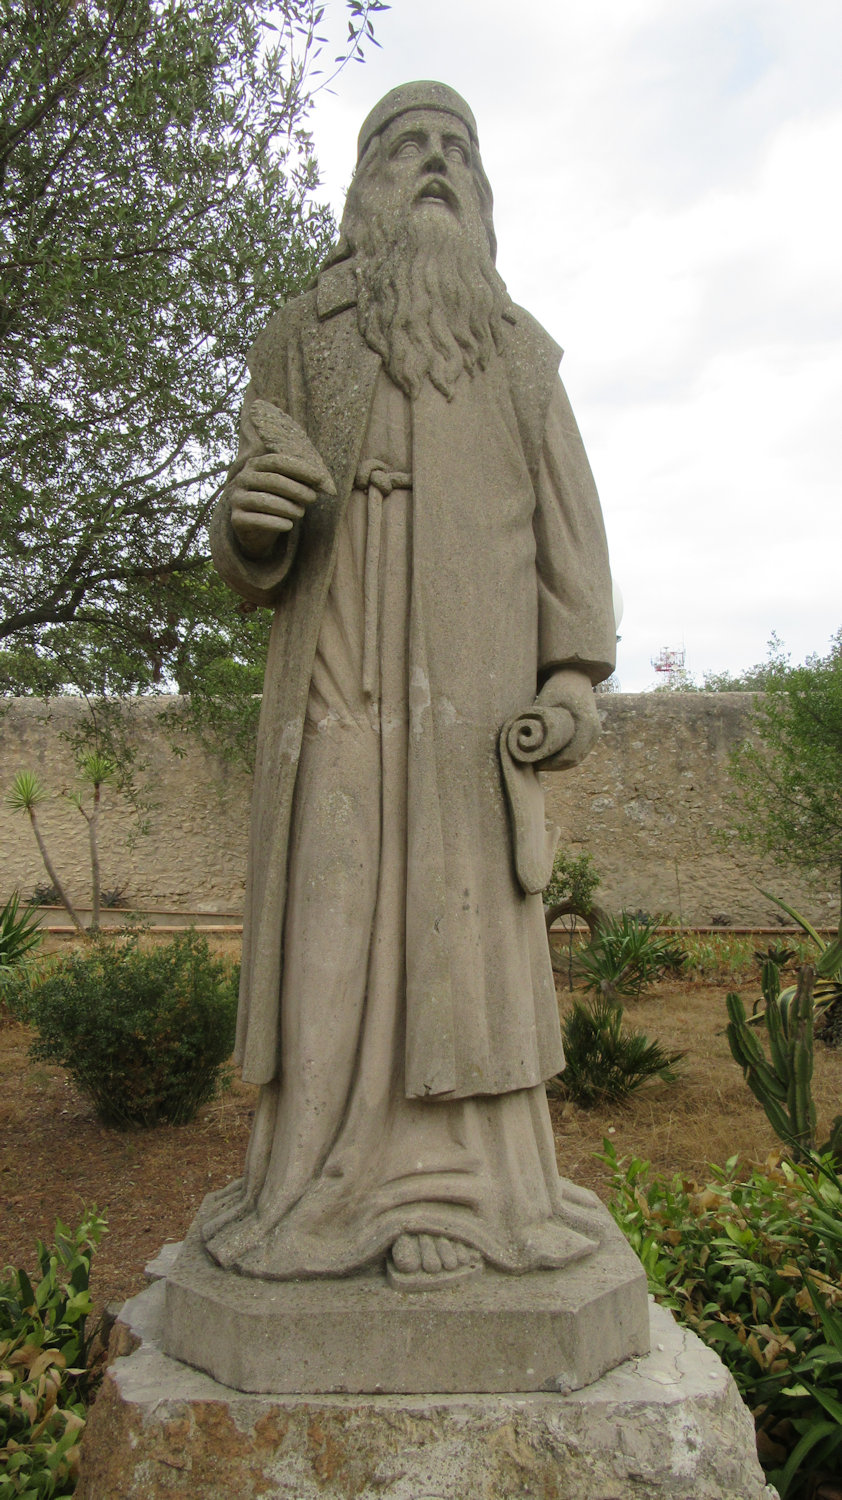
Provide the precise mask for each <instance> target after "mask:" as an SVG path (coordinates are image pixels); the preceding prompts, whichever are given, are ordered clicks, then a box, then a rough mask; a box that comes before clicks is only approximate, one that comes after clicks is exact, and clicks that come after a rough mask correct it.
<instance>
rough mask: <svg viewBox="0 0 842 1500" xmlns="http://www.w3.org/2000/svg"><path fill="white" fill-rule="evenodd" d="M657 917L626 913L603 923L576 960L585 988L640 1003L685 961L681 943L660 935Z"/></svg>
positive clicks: (665, 934) (609, 918) (665, 935)
mask: <svg viewBox="0 0 842 1500" xmlns="http://www.w3.org/2000/svg"><path fill="white" fill-rule="evenodd" d="M658 923H659V918H658V917H635V916H632V915H631V914H630V913H629V912H623V913H622V915H621V916H619V917H608V918H606V920H605V921H604V922H601V923H600V925H599V928H598V930H597V933H596V935H595V936H594V937H592V938H591V941H590V942H589V944H588V946H587V948H584V949H583V950H582V952H581V953H580V954H579V955H578V956H577V958H576V969H577V971H578V973H579V975H580V977H581V978H583V980H584V984H585V988H586V989H589V990H594V991H596V993H597V994H601V995H604V996H606V998H607V999H610V1000H617V999H631V1000H637V999H639V998H640V995H641V993H642V992H643V990H644V989H645V988H646V986H647V985H649V984H653V983H654V981H655V980H656V979H660V977H661V976H662V975H663V974H665V973H667V972H668V971H672V972H676V971H678V970H680V969H681V968H682V967H683V965H684V961H685V956H686V955H685V950H684V948H683V947H682V945H681V943H680V942H678V940H677V939H676V938H674V937H672V936H670V935H669V934H668V933H662V932H658V930H657V929H658Z"/></svg>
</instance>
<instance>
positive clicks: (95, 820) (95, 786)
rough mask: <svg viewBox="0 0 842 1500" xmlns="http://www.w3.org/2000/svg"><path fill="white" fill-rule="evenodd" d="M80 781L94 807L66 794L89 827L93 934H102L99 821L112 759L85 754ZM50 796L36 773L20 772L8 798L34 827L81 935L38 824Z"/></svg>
mask: <svg viewBox="0 0 842 1500" xmlns="http://www.w3.org/2000/svg"><path fill="white" fill-rule="evenodd" d="M76 765H77V771H78V775H79V780H80V782H81V783H82V786H83V787H86V788H87V787H89V788H90V794H91V806H90V809H88V808H87V807H86V806H85V800H84V792H83V791H82V790H81V789H76V790H74V791H72V792H68V793H66V796H67V799H68V801H69V802H72V803H73V806H74V807H75V808H76V810H77V811H78V812H79V813H81V815H82V817H83V818H84V819H85V822H86V823H87V825H88V846H89V850H90V860H91V927H90V930H91V932H97V931H98V930H99V913H100V868H99V819H100V810H101V798H102V788H103V787H104V786H107V785H108V784H109V783H113V782H116V781H117V780H118V779H119V778H118V770H117V765H116V763H115V761H114V760H113V759H112V758H111V756H109V755H106V754H104V753H103V752H102V751H100V750H84V751H82V752H81V753H80V754H79V755H78V756H77V760H76ZM48 796H49V793H48V792H47V788H46V787H45V786H44V783H43V781H42V780H41V778H40V776H38V775H37V773H36V772H34V771H19V772H18V774H17V776H16V777H15V779H14V781H13V783H12V787H11V791H10V792H9V794H8V796H7V797H6V802H7V803H8V805H9V807H11V809H12V811H13V812H25V813H26V815H27V817H28V818H29V821H30V823H31V825H32V832H33V833H34V835H35V840H36V843H37V844H38V849H39V851H40V854H41V858H42V860H43V861H44V868H45V870H46V871H47V874H48V875H49V877H50V880H51V881H52V883H53V886H54V887H55V890H56V894H57V895H58V898H59V900H60V901H61V904H62V906H63V907H64V908H65V910H66V912H67V914H68V916H69V917H70V920H71V921H72V922H73V925H74V927H77V928H78V929H79V931H80V932H82V931H83V930H84V929H83V926H82V922H81V920H80V918H79V915H78V913H77V911H76V908H75V907H74V905H73V902H72V901H71V900H70V897H69V896H68V894H67V891H66V890H65V888H64V886H63V885H62V883H61V881H60V880H59V878H58V875H57V874H56V870H55V867H54V865H53V862H52V860H51V859H50V856H49V853H48V851H47V846H46V844H45V842H44V835H43V833H42V832H41V827H40V824H39V822H38V815H37V808H38V807H39V805H40V804H41V803H42V802H44V801H45V800H46V799H47V797H48Z"/></svg>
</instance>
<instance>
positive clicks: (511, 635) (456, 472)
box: [203, 83, 615, 1292]
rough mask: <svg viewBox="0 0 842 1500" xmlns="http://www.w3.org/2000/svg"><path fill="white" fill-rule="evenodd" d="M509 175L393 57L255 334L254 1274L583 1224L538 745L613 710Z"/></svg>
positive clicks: (571, 751) (569, 1237) (564, 409)
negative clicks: (313, 228) (560, 1149)
mask: <svg viewBox="0 0 842 1500" xmlns="http://www.w3.org/2000/svg"><path fill="white" fill-rule="evenodd" d="M491 205H492V199H491V191H490V189H489V186H488V182H487V180H486V177H485V174H484V172H483V168H482V164H481V162H480V157H479V150H478V145H477V132H476V125H475V122H474V118H473V115H472V114H471V111H470V109H469V108H468V106H467V105H466V104H465V101H464V100H463V99H461V98H460V97H459V95H458V94H456V93H454V91H453V90H452V89H450V88H447V87H445V86H444V85H443V84H440V83H411V84H407V85H405V86H403V87H401V88H398V89H395V90H394V91H393V92H392V93H390V94H388V95H387V96H386V98H385V99H383V100H382V101H381V102H380V104H378V105H377V107H376V108H375V109H374V110H373V111H372V113H371V115H370V116H369V117H368V119H367V120H366V122H365V124H364V125H363V128H362V131H361V134H360V140H359V159H358V167H357V172H356V175H355V178H354V181H353V184H352V187H351V190H350V192H349V194H348V201H347V206H346V211H345V215H344V219H343V223H342V227H341V234H340V239H339V243H338V245H337V247H336V249H335V251H334V253H333V255H332V257H331V259H330V261H329V263H328V264H327V265H326V267H325V268H324V269H323V271H322V273H321V275H320V276H319V278H318V283H317V285H316V286H315V288H314V289H313V290H312V291H309V292H307V293H306V294H305V295H304V296H302V297H300V298H298V299H297V300H296V301H294V302H292V303H290V304H289V305H288V306H286V307H284V308H282V309H281V311H280V312H279V313H277V315H276V316H275V317H274V318H273V319H272V320H271V322H270V323H269V324H268V326H267V327H266V329H265V330H264V332H263V333H262V334H261V335H260V337H259V338H258V340H257V342H256V344H255V346H254V348H253V350H252V352H251V356H250V360H249V364H250V369H251V376H252V379H251V384H250V386H249V388H248V391H247V393H246V397H245V403H244V406H243V415H242V428H241V432H242V442H241V449H240V454H239V457H238V459H237V461H236V463H235V464H234V466H233V468H232V470H231V474H230V477H229V482H228V484H227V487H226V491H225V493H224V496H223V498H222V500H221V501H220V504H219V506H218V508H217V512H216V515H215V518H214V523H213V536H212V540H213V553H214V559H215V562H216V566H217V568H218V569H219V571H220V573H221V574H222V576H223V578H225V579H226V580H227V582H228V583H229V584H230V585H231V586H232V587H233V588H235V589H237V590H238V591H239V592H240V593H241V594H242V595H243V596H244V597H245V598H246V599H247V600H250V601H252V602H253V603H255V604H258V605H262V606H266V607H268V608H271V609H273V610H274V611H275V616H274V624H273V629H272V636H271V644H270V647H269V653H268V659H267V665H266V678H265V686H264V695H263V706H262V715H261V721H260V731H259V744H258V752H257V765H256V773H255V787H254V803H253V812H252V827H251V844H250V854H249V875H248V888H247V909H246V915H245V931H244V951H243V968H242V989H241V1000H240V1015H239V1026H238V1044H237V1045H238V1056H239V1060H240V1061H241V1062H242V1065H243V1076H244V1078H245V1079H247V1080H251V1081H253V1082H255V1083H257V1084H259V1085H260V1094H259V1102H258V1105H257V1110H256V1116H255V1120H254V1127H253V1132H252V1137H251V1142H250V1145H249V1150H248V1156H247V1161H246V1169H245V1175H244V1177H243V1178H242V1179H241V1180H240V1181H239V1182H237V1183H234V1184H233V1185H232V1186H231V1187H230V1188H228V1189H226V1190H224V1191H223V1192H222V1193H220V1194H217V1195H215V1198H214V1199H213V1200H212V1202H211V1204H210V1205H209V1206H208V1209H207V1210H206V1212H205V1214H204V1218H203V1234H204V1242H205V1245H206V1247H207V1250H208V1251H209V1253H210V1255H211V1256H212V1257H213V1259H214V1260H215V1261H216V1262H217V1263H218V1264H219V1265H221V1266H223V1267H230V1268H233V1269H234V1270H236V1271H237V1272H239V1273H240V1274H241V1275H243V1276H252V1277H264V1278H277V1279H281V1280H283V1279H289V1278H303V1277H319V1276H322V1277H323V1276H348V1275H350V1274H352V1273H356V1272H363V1271H366V1272H371V1271H372V1270H374V1269H376V1268H377V1267H378V1266H384V1265H385V1268H386V1270H387V1272H388V1275H389V1278H390V1280H391V1282H392V1285H393V1286H397V1287H405V1288H407V1289H409V1290H417V1289H419V1288H428V1289H430V1291H431V1292H432V1291H433V1290H434V1289H435V1288H436V1287H439V1286H442V1285H447V1284H448V1283H449V1282H451V1281H454V1280H459V1279H468V1278H471V1277H474V1276H476V1275H477V1274H478V1273H479V1272H480V1271H481V1270H482V1269H483V1267H484V1266H490V1267H493V1268H496V1269H497V1270H499V1271H506V1272H513V1273H522V1272H526V1271H533V1270H538V1269H540V1268H542V1267H560V1266H564V1265H566V1264H568V1263H569V1262H571V1261H574V1260H577V1259H580V1258H581V1257H583V1256H586V1255H588V1254H589V1253H590V1252H591V1251H592V1250H593V1249H594V1247H595V1244H596V1241H597V1238H598V1233H599V1231H598V1226H597V1218H596V1215H595V1211H594V1209H593V1200H592V1199H591V1195H589V1194H585V1193H583V1192H582V1191H581V1190H577V1189H575V1188H573V1187H572V1185H570V1184H568V1183H566V1182H564V1181H563V1180H562V1179H560V1178H559V1176H558V1172H557V1167H556V1159H555V1151H554V1145H553V1136H552V1131H551V1126H550V1119H549V1112H548V1108H547V1101H546V1093H545V1087H544V1085H545V1080H546V1079H548V1078H550V1077H551V1076H553V1075H555V1074H557V1073H558V1072H559V1070H560V1069H561V1068H562V1067H563V1054H562V1046H561V1035H560V1028H559V1019H558V1010H557V1004H556V997H555V992H554V984H553V975H552V970H551V965H550V959H549V952H548V945H547V937H546V931H545V926H544V917H543V907H542V902H541V895H540V890H541V885H542V883H543V882H544V881H545V880H546V878H547V876H548V874H549V868H548V864H547V858H548V851H547V848H546V846H545V829H544V821H543V803H542V800H541V799H542V792H541V789H540V783H539V782H538V779H537V774H536V767H544V768H551V769H561V768H563V767H565V766H569V765H574V764H576V763H577V762H578V761H579V760H581V758H582V757H583V756H584V755H585V754H586V753H587V752H588V751H589V750H590V748H591V747H592V745H593V743H594V741H595V739H596V736H597V733H598V719H597V714H596V708H595V703H594V697H593V687H594V685H595V684H596V683H598V682H599V681H601V680H602V679H603V678H605V677H607V676H608V675H609V673H610V672H611V670H612V668H613V662H614V642H615V630H614V619H613V612H612V605H611V586H610V577H609V569H608V557H607V550H606V544H605V537H604V532H603V526H602V519H601V515H600V510H599V503H598V500H597V496H596V492H595V489H594V485H593V480H592V477H591V473H590V469H589V467H588V463H587V459H586V457H585V453H584V450H583V447H582V443H581V439H580V437H579V434H578V431H577V428H576V424H575V422H574V420H573V416H572V414H571V411H570V407H569V405H568V403H567V399H566V396H565V394H564V390H563V388H562V386H561V383H560V382H559V379H558V374H557V368H558V362H559V359H560V355H561V351H560V350H559V348H558V347H557V345H556V344H554V343H553V341H552V339H550V337H549V336H548V335H547V334H546V333H545V332H544V331H543V329H542V328H540V327H539V326H538V324H537V323H536V322H535V321H534V320H533V319H532V318H531V317H530V316H529V314H528V313H526V312H524V311H523V310H522V309H521V308H518V307H515V306H514V305H513V304H512V302H511V301H510V299H509V297H508V296H507V294H506V289H505V287H504V285H503V282H502V281H501V279H500V277H499V275H498V274H497V271H496V270H495V266H494V254H495V240H494V231H493V226H492V219H491ZM549 861H550V863H551V849H550V850H549Z"/></svg>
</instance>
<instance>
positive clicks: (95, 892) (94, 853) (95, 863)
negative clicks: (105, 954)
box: [86, 781, 100, 932]
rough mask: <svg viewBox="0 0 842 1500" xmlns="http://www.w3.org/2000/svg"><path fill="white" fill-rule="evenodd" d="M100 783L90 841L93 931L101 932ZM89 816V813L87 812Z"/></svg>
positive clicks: (95, 789) (95, 794) (92, 817)
mask: <svg viewBox="0 0 842 1500" xmlns="http://www.w3.org/2000/svg"><path fill="white" fill-rule="evenodd" d="M99 797H100V784H99V782H98V781H96V782H94V805H93V810H92V812H91V814H90V817H88V818H87V822H88V843H89V844H90V849H91V932H99V884H100V880H99V845H98V843H97V824H98V822H99ZM86 817H87V814H86Z"/></svg>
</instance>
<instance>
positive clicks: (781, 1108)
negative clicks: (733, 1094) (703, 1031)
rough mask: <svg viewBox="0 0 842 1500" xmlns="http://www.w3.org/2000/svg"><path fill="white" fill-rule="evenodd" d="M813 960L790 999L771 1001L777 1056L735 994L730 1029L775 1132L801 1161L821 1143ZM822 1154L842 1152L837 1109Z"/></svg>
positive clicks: (737, 1056)
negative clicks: (815, 1078)
mask: <svg viewBox="0 0 842 1500" xmlns="http://www.w3.org/2000/svg"><path fill="white" fill-rule="evenodd" d="M815 979H816V971H815V969H814V968H813V967H812V965H811V964H804V966H803V967H802V968H801V969H800V970H799V974H798V983H797V985H796V986H795V990H794V992H793V994H792V997H791V999H790V1000H789V1002H788V1003H787V1004H786V1005H781V1004H780V1003H778V1004H768V1005H767V1007H766V1010H765V1012H764V1015H763V1019H764V1021H765V1024H766V1030H767V1032H768V1035H769V1050H770V1053H771V1062H770V1061H769V1059H768V1058H767V1057H766V1053H765V1052H764V1050H763V1048H762V1047H761V1045H760V1042H759V1041H758V1038H757V1037H756V1035H755V1034H754V1032H753V1031H752V1029H751V1026H750V1023H749V1021H748V1020H747V1018H746V1013H745V1008H744V1006H743V1003H742V1001H741V999H740V997H739V995H736V994H733V993H731V994H729V995H728V997H727V1000H726V1004H727V1007H728V1018H729V1019H728V1025H727V1027H726V1035H727V1037H728V1045H729V1046H730V1048H731V1053H732V1055H733V1057H734V1060H735V1062H737V1063H738V1064H739V1066H740V1067H741V1068H742V1070H743V1076H744V1078H745V1080H746V1083H747V1084H748V1086H749V1088H750V1089H751V1091H752V1093H753V1094H754V1096H755V1098H756V1099H757V1100H758V1101H759V1102H760V1103H761V1104H762V1105H763V1108H764V1110H765V1111H766V1115H767V1117H768V1119H769V1122H770V1124H771V1125H772V1128H773V1129H774V1131H775V1134H776V1135H777V1136H779V1138H780V1139H781V1140H782V1141H783V1142H784V1143H785V1145H787V1146H788V1147H789V1148H790V1150H791V1151H792V1154H793V1156H794V1158H795V1160H796V1161H806V1160H809V1159H810V1158H811V1157H812V1155H813V1153H814V1152H815V1149H816V1106H815V1103H814V1101H813V1090H812V1079H813V1023H814V1012H813V986H814V984H815ZM819 1151H820V1154H822V1155H824V1154H825V1153H826V1152H832V1153H833V1154H834V1155H837V1156H842V1115H837V1117H836V1119H835V1120H834V1122H833V1126H832V1128H831V1134H830V1139H829V1140H828V1141H826V1142H825V1143H824V1145H823V1146H821V1147H820V1148H819Z"/></svg>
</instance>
